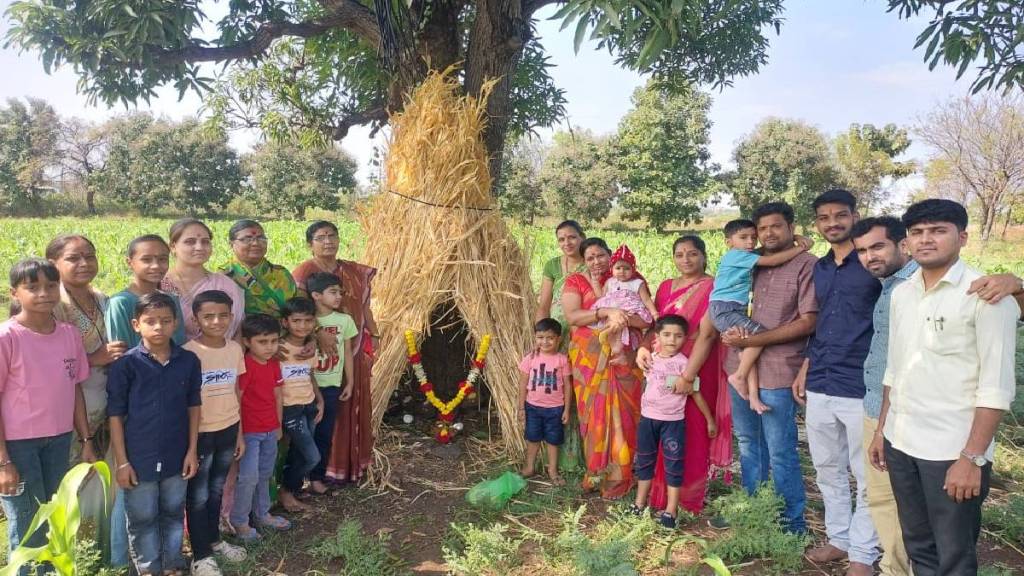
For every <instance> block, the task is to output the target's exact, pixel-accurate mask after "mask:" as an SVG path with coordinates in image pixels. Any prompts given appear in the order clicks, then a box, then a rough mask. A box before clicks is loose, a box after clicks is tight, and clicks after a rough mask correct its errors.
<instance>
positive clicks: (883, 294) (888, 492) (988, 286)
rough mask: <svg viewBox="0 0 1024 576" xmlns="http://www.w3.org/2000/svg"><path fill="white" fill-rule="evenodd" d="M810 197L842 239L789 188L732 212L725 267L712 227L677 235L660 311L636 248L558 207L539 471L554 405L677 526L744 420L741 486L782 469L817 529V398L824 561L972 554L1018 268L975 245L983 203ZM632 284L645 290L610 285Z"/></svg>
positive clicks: (1011, 337) (598, 467)
mask: <svg viewBox="0 0 1024 576" xmlns="http://www.w3.org/2000/svg"><path fill="white" fill-rule="evenodd" d="M812 209H813V211H814V214H815V227H816V228H817V231H818V233H819V234H820V235H821V236H822V237H823V238H824V240H825V241H826V242H827V243H828V247H829V250H828V252H827V253H826V254H825V255H824V256H823V257H821V258H817V257H815V256H814V255H812V254H810V253H809V251H808V250H809V249H810V247H811V242H810V240H807V239H804V238H801V237H799V236H797V235H796V234H795V233H794V230H795V226H794V211H793V208H792V207H791V206H789V205H787V204H785V203H783V202H771V203H767V204H764V205H762V206H760V207H758V208H757V209H756V210H755V211H754V213H753V215H752V218H751V219H750V220H735V221H732V222H729V223H728V224H727V225H726V226H725V230H724V233H725V236H726V241H727V243H728V246H729V251H728V252H727V253H726V254H725V255H724V256H723V258H722V260H721V262H720V263H719V266H718V276H717V278H713V277H711V276H710V275H708V274H707V272H706V269H707V252H706V250H705V245H704V242H703V241H702V240H701V239H700V238H699V237H696V236H683V237H680V238H679V239H677V240H676V241H675V242H674V244H673V246H672V252H673V258H674V261H675V264H676V268H677V269H678V270H679V276H678V277H676V278H671V279H668V280H665V281H664V282H662V283H661V284H660V285H659V286H658V288H657V290H656V291H654V298H653V305H654V306H653V308H654V310H653V311H648V310H647V308H648V307H647V306H646V302H645V300H646V299H645V298H644V297H643V294H644V292H645V291H647V286H646V280H645V279H644V278H643V276H642V275H640V274H639V272H638V271H637V270H636V263H635V261H634V260H633V259H632V258H631V256H630V255H629V251H628V248H626V247H619V249H617V250H615V251H614V252H613V251H612V250H611V249H610V247H609V246H608V245H607V244H606V243H605V242H604V241H603V240H602V239H600V238H586V237H585V235H584V233H583V230H582V228H581V227H580V226H579V225H578V224H577V223H576V222H573V221H566V222H563V223H562V224H560V225H559V226H558V228H557V229H556V235H557V238H558V244H559V247H560V248H561V250H562V255H560V256H559V257H557V258H554V259H552V260H550V261H549V262H548V263H547V264H546V265H545V267H544V279H543V283H542V286H541V292H540V306H539V309H538V312H537V319H538V323H537V325H536V327H535V335H536V344H537V347H536V350H534V351H531V352H530V353H529V354H528V355H527V356H526V357H525V358H524V360H523V364H522V365H521V369H522V371H523V379H522V384H523V392H522V394H521V401H522V402H523V413H524V420H525V426H526V439H527V441H528V446H529V450H528V453H527V457H528V460H527V463H526V465H525V466H524V470H523V472H524V473H533V471H534V459H535V456H536V454H537V453H538V451H539V448H540V444H541V443H542V442H545V443H547V444H548V452H549V458H548V462H549V468H548V473H549V475H550V476H551V478H552V480H560V477H559V476H558V469H557V466H556V465H554V464H553V462H556V461H557V460H555V459H554V456H556V455H557V446H558V445H559V444H560V443H561V442H562V440H563V436H564V434H563V433H562V432H561V429H560V427H559V426H556V422H557V423H562V422H568V423H569V426H568V427H567V429H566V432H565V433H568V434H576V433H578V434H579V435H580V438H581V444H582V447H583V458H584V461H585V463H586V473H585V475H584V480H583V484H584V488H594V489H599V490H600V491H601V494H602V495H603V496H604V497H606V498H619V497H622V496H624V495H626V494H627V493H629V492H630V491H631V490H632V489H633V487H634V485H637V491H636V499H635V501H634V504H633V506H632V507H631V510H632V511H633V512H634V513H637V514H642V513H644V511H645V509H647V508H649V509H651V510H655V511H657V514H658V519H659V521H660V522H661V523H662V524H663V525H665V526H670V527H671V526H674V525H675V516H676V507H677V504H678V506H681V507H682V508H683V509H685V510H687V511H689V512H691V513H694V514H698V513H700V512H701V510H702V508H703V505H704V497H705V492H706V489H707V483H708V479H709V478H710V477H712V476H713V475H714V474H715V472H716V471H717V470H727V469H728V467H729V465H730V463H731V456H732V455H731V446H732V444H731V442H732V436H733V434H735V437H736V439H737V441H738V446H739V452H740V453H739V464H740V471H741V478H742V486H743V488H744V489H745V490H746V491H748V492H750V493H753V492H754V491H756V490H757V489H759V488H760V487H761V486H762V485H764V484H765V483H767V482H769V481H770V482H771V485H772V487H773V489H774V490H775V491H776V493H778V494H779V496H780V497H781V499H782V500H783V502H784V505H783V510H782V514H781V521H782V523H783V527H784V528H785V529H786V530H787V531H790V532H794V533H805V532H806V530H807V525H806V521H805V518H804V509H805V489H804V481H803V477H802V474H801V469H800V456H799V452H798V441H797V439H798V424H797V413H798V410H799V408H800V407H803V408H804V411H805V417H804V420H805V427H806V437H807V443H808V447H809V452H810V457H811V461H812V463H813V465H814V469H815V474H816V482H817V485H818V488H819V489H820V491H821V494H822V498H823V500H824V505H825V528H826V533H827V542H824V543H822V544H821V545H820V546H817V547H815V548H812V549H811V550H809V551H808V552H807V556H808V558H809V559H810V560H812V561H814V562H817V563H828V562H835V561H840V560H848V562H849V564H848V567H847V574H848V575H850V576H859V575H862V574H864V575H867V574H872V573H873V565H874V563H875V562H876V561H878V560H879V559H880V569H881V571H882V573H883V574H887V575H909V574H915V575H917V576H930V575H952V574H963V575H967V574H974V573H976V571H977V554H976V551H975V548H976V543H977V539H978V536H979V534H980V523H981V505H982V502H983V501H984V499H985V497H986V495H987V493H988V489H989V481H990V476H991V470H992V458H993V449H994V437H995V432H996V430H997V427H998V424H999V421H1000V418H1001V416H1002V414H1003V413H1004V412H1005V411H1006V410H1008V409H1009V407H1010V403H1011V402H1012V400H1013V398H1014V393H1015V378H1014V354H1015V349H1016V330H1017V325H1018V321H1019V320H1020V318H1021V309H1022V308H1024V285H1022V281H1021V279H1020V278H1017V277H1015V276H1013V275H1010V274H999V275H991V276H984V275H982V274H981V273H979V272H977V271H976V270H974V269H972V268H971V267H970V266H968V265H966V264H965V263H964V261H963V260H962V259H961V258H960V250H961V249H962V248H963V247H964V246H965V245H966V243H967V237H968V234H967V224H968V216H967V211H966V210H965V208H964V207H963V206H962V205H960V204H958V203H956V202H953V201H950V200H942V199H929V200H924V201H921V202H917V203H915V204H913V205H911V206H910V207H909V208H908V209H907V210H906V212H905V213H904V214H903V215H902V217H900V218H897V217H892V216H878V217H870V218H861V217H860V215H859V213H858V210H857V203H856V199H855V197H854V196H853V195H852V194H851V193H849V192H847V191H845V190H841V189H834V190H829V191H827V192H825V193H823V194H821V195H820V196H818V197H817V198H816V199H815V200H814V202H813V205H812ZM757 242H759V243H760V248H759V249H757V250H755V246H756V243H757ZM623 262H625V264H626V265H625V266H623V265H622V263H623ZM623 290H625V291H630V292H633V293H635V294H633V295H623V294H618V295H614V294H610V293H611V292H621V291H623ZM648 293H649V292H648ZM638 302H639V304H638ZM564 329H567V330H568V332H569V338H568V351H567V355H565V356H560V355H559V354H558V342H559V339H558V336H559V335H560V334H561V333H562V331H563V330H564ZM626 334H630V335H629V336H627V335H626ZM555 367H558V369H559V372H558V373H557V374H551V375H549V376H545V371H546V370H547V371H552V369H553V368H555ZM566 373H568V375H567V376H565V377H562V376H559V374H566ZM552 382H557V384H558V386H562V389H557V390H556V388H555V387H554V386H552V385H550V383H552ZM569 388H571V391H570V390H569ZM545 401H546V402H547V403H546V404H544V402H545ZM543 410H549V411H550V412H548V413H546V414H545V413H543ZM577 418H578V423H577V422H576V419H577ZM552 446H554V447H555V448H554V450H552ZM851 476H852V477H853V479H854V481H855V486H853V487H851V484H850V477H851ZM713 523H714V524H715V525H716V526H720V525H722V524H724V521H723V520H722V519H714V520H713Z"/></svg>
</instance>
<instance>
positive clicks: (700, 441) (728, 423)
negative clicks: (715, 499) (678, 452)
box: [640, 236, 732, 514]
mask: <svg viewBox="0 0 1024 576" xmlns="http://www.w3.org/2000/svg"><path fill="white" fill-rule="evenodd" d="M672 257H673V260H675V264H676V269H678V270H679V276H678V277H677V278H670V279H668V280H665V281H664V282H662V283H661V285H660V286H659V287H658V291H657V294H656V296H655V299H654V304H655V306H657V308H658V314H659V315H664V314H678V315H680V316H682V317H683V318H686V321H687V323H689V325H690V331H689V333H688V334H687V337H686V342H685V343H684V344H683V350H682V351H683V354H684V355H685V356H686V357H687V358H688V359H689V361H690V363H689V365H688V366H687V370H686V374H687V375H688V376H694V375H696V376H699V377H700V391H701V394H702V395H703V396H704V399H705V401H706V402H707V403H708V408H710V409H711V413H712V414H714V415H715V420H716V422H717V423H718V436H717V437H715V438H709V437H708V429H707V421H706V420H705V419H704V416H703V415H702V414H701V413H700V410H698V409H697V405H696V404H695V403H693V402H687V403H686V412H685V429H686V431H685V434H686V436H685V438H686V442H685V448H684V452H683V485H682V488H681V489H680V491H679V505H680V506H682V508H683V509H685V510H687V511H688V512H691V513H693V514H700V513H701V511H702V510H703V509H704V496H705V494H706V493H707V488H708V479H709V478H710V477H711V475H712V474H714V472H715V471H716V470H721V469H724V470H727V469H728V467H729V464H730V463H731V460H732V418H731V415H730V410H729V390H728V386H726V385H725V384H726V379H725V378H726V375H725V371H724V370H723V369H722V360H723V359H724V352H723V348H722V345H721V343H720V342H719V338H718V331H717V330H715V326H714V324H712V323H711V319H710V317H708V316H707V309H708V303H709V301H710V298H711V289H712V288H713V287H714V278H713V277H711V276H709V275H708V274H707V273H706V272H705V270H706V268H707V251H706V249H705V246H704V241H703V240H701V239H700V238H699V237H697V236H683V237H681V238H679V239H677V240H676V241H675V243H674V244H673V245H672ZM644 355H645V354H644V353H643V352H641V353H640V356H641V357H642V356H644ZM649 502H650V505H651V507H652V508H654V509H656V510H658V509H661V508H663V507H664V506H665V503H666V490H665V468H664V466H663V465H662V463H661V460H660V458H659V460H658V463H657V465H656V467H655V471H654V479H653V480H652V482H651V493H650V500H649Z"/></svg>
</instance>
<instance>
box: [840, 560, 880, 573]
mask: <svg viewBox="0 0 1024 576" xmlns="http://www.w3.org/2000/svg"><path fill="white" fill-rule="evenodd" d="M874 573H875V571H874V569H873V568H872V567H871V566H868V565H867V564H864V563H863V562H850V566H849V567H848V568H847V569H846V576H871V575H872V574H874Z"/></svg>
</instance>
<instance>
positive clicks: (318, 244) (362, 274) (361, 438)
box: [292, 220, 377, 482]
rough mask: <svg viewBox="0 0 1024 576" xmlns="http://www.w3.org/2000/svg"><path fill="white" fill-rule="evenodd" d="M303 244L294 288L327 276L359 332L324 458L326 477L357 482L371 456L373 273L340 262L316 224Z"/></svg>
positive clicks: (334, 235)
mask: <svg viewBox="0 0 1024 576" xmlns="http://www.w3.org/2000/svg"><path fill="white" fill-rule="evenodd" d="M306 242H307V243H308V244H309V247H310V249H311V250H312V252H313V257H312V258H310V259H309V260H306V261H305V262H303V263H302V264H299V266H298V267H297V268H296V269H295V271H294V272H292V276H293V277H294V278H295V283H296V284H297V285H298V287H299V289H300V290H302V291H303V292H305V290H306V280H307V279H308V278H309V277H310V276H311V275H312V274H314V273H316V272H328V273H330V274H334V275H335V276H337V277H338V278H339V279H340V280H341V289H342V303H341V308H342V312H344V313H346V314H348V315H349V316H351V317H352V320H353V321H354V322H355V324H356V328H357V329H358V330H359V333H358V334H357V335H356V337H355V342H354V346H353V355H352V360H353V365H352V379H353V380H355V382H353V386H352V397H351V398H350V399H349V400H347V401H345V402H342V403H341V405H340V406H339V407H338V415H337V418H336V420H335V422H336V424H335V426H334V438H333V440H332V443H331V453H330V454H329V455H327V456H325V457H326V458H327V477H328V478H332V479H334V480H339V481H352V482H354V481H356V480H358V479H359V478H360V477H361V476H362V474H363V471H364V470H366V467H367V466H369V465H370V459H371V458H372V456H373V429H372V428H371V426H370V412H371V410H372V407H371V405H370V371H371V369H372V367H373V352H374V350H375V349H376V346H377V341H376V339H377V324H376V323H375V322H374V320H373V313H372V312H371V311H370V285H371V283H372V282H373V277H374V276H375V275H376V274H377V270H376V269H375V268H371V267H369V266H366V265H364V264H360V263H358V262H352V261H349V260H339V259H338V258H337V256H338V248H339V237H338V228H337V227H336V226H335V225H334V224H332V223H330V222H327V221H324V220H320V221H317V222H314V223H312V224H310V226H309V228H307V229H306Z"/></svg>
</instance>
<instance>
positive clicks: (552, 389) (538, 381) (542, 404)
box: [519, 318, 572, 486]
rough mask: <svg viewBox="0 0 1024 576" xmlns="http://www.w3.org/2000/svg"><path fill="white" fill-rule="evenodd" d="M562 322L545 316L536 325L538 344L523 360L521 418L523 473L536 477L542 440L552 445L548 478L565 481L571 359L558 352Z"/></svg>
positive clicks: (520, 386)
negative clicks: (562, 463)
mask: <svg viewBox="0 0 1024 576" xmlns="http://www.w3.org/2000/svg"><path fill="white" fill-rule="evenodd" d="M561 337H562V325H561V324H559V323H558V321H557V320H554V319H552V318H544V319H543V320H541V321H539V322H537V324H536V325H535V326H534V327H533V338H534V344H535V345H536V347H535V348H534V350H533V351H532V352H530V353H529V354H527V355H526V356H524V357H523V360H522V361H521V362H520V363H519V371H520V372H522V376H521V378H520V380H519V406H520V409H519V420H520V421H525V424H526V464H524V465H523V469H522V474H523V476H525V477H530V476H533V473H534V467H535V466H536V460H537V453H538V452H539V451H540V443H541V441H544V443H546V444H547V445H548V477H549V478H551V482H552V483H553V484H555V485H556V486H560V485H562V484H565V480H563V479H562V477H561V476H560V475H559V474H558V447H559V446H561V445H562V443H563V442H564V441H565V424H566V423H567V422H568V421H569V403H570V402H571V401H572V396H571V391H570V389H569V359H568V358H566V356H565V354H561V353H559V352H558V344H559V340H560V339H561Z"/></svg>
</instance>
